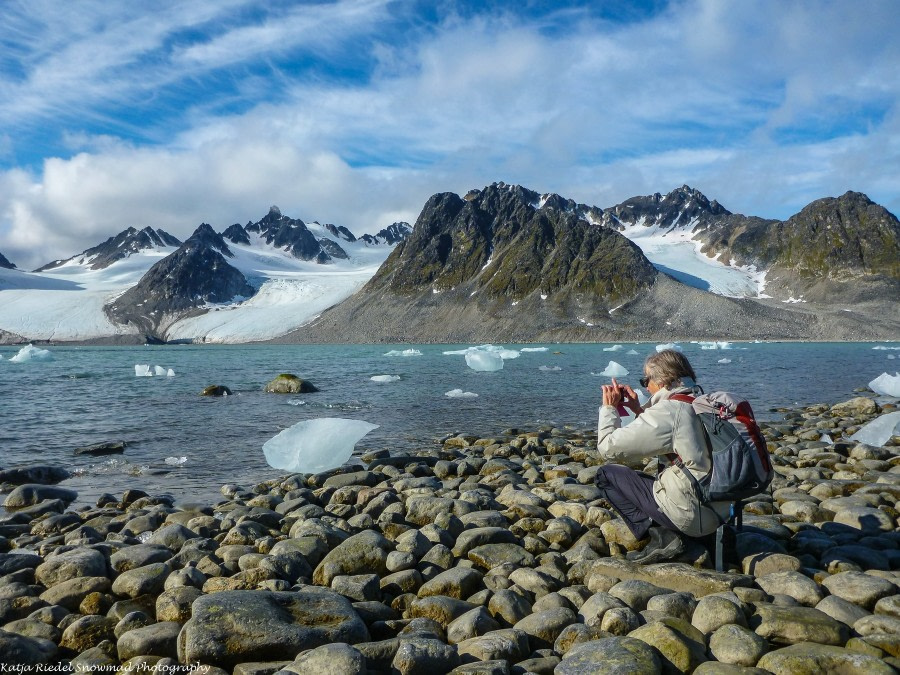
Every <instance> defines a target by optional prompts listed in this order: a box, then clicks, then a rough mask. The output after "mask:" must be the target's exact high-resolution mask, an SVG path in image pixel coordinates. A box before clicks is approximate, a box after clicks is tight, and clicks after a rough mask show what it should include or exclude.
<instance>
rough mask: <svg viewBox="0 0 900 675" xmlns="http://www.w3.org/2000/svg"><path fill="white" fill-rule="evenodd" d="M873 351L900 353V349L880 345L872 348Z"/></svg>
mask: <svg viewBox="0 0 900 675" xmlns="http://www.w3.org/2000/svg"><path fill="white" fill-rule="evenodd" d="M872 349H875V350H877V351H888V350H894V351H900V347H887V346H885V345H878V346H876V347H872Z"/></svg>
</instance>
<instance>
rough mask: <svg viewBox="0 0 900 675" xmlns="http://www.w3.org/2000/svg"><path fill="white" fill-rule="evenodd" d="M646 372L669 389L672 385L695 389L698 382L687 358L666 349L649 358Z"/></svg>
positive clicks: (645, 367) (645, 363)
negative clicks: (683, 379) (686, 380)
mask: <svg viewBox="0 0 900 675" xmlns="http://www.w3.org/2000/svg"><path fill="white" fill-rule="evenodd" d="M644 370H645V371H646V373H647V375H649V376H650V379H651V380H653V381H654V382H656V383H657V384H658V385H660V386H663V387H667V388H668V387H671V386H672V385H676V386H690V387H693V386H694V384H695V382H696V380H697V376H696V375H695V374H694V369H693V368H692V367H691V364H690V363H689V362H688V360H687V357H685V355H684V354H682V353H681V352H679V351H675V350H674V349H664V350H662V351H661V352H658V353H656V354H651V355H650V356H648V357H647V360H646V361H645V362H644ZM682 378H685V379H686V378H690V379H691V382H690V383H687V382H684V381H682Z"/></svg>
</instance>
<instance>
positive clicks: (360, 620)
mask: <svg viewBox="0 0 900 675" xmlns="http://www.w3.org/2000/svg"><path fill="white" fill-rule="evenodd" d="M894 409H895V406H894V405H891V404H885V403H881V404H879V403H877V402H876V401H875V400H874V397H873V395H872V394H871V392H858V396H857V397H856V398H853V399H851V400H848V401H845V402H843V403H840V404H837V405H834V406H828V405H816V406H809V407H804V408H793V409H780V410H779V411H777V412H778V415H777V416H776V417H777V419H776V421H771V422H767V423H764V424H762V425H761V426H762V427H763V430H764V433H765V435H766V438H767V440H768V442H769V448H770V451H771V453H772V456H773V460H774V463H775V464H776V471H777V475H776V478H775V480H774V482H773V485H772V487H771V490H770V492H767V493H766V494H761V495H759V496H758V497H756V498H754V499H752V500H748V501H747V503H746V505H745V510H744V520H743V528H742V530H741V531H740V532H738V533H737V535H736V537H735V541H734V546H733V547H732V550H731V551H730V556H729V559H728V560H726V563H727V568H728V569H727V571H725V572H716V571H715V570H714V568H713V567H714V566H713V561H712V559H711V557H710V553H709V552H708V551H707V550H706V549H705V548H704V547H703V546H702V545H701V544H699V543H698V544H696V545H693V546H692V547H689V549H688V551H687V553H686V554H685V555H684V557H683V558H681V559H679V560H678V561H674V562H667V563H661V564H655V565H649V566H644V567H642V566H639V565H637V564H635V563H632V562H629V561H627V560H626V559H625V557H624V554H625V552H627V551H629V550H634V549H636V548H638V547H640V546H641V545H642V542H637V541H635V540H634V539H633V538H632V537H631V535H630V533H629V531H628V530H627V528H626V527H625V526H624V523H623V521H622V520H621V519H619V518H618V517H617V515H616V514H615V513H614V512H613V511H612V510H611V509H610V508H609V504H608V503H606V502H605V500H603V499H602V498H601V497H600V494H599V491H598V490H597V488H596V487H595V486H594V481H593V479H594V475H595V473H596V471H597V467H598V466H599V465H600V463H601V461H600V460H599V458H598V456H597V453H596V449H595V447H596V434H595V431H594V430H591V429H571V428H553V427H544V428H539V429H534V430H522V429H507V430H505V431H503V432H502V433H497V434H494V435H492V436H490V437H479V436H478V435H471V434H466V433H461V434H454V435H452V436H446V437H444V438H441V439H439V442H438V443H436V444H435V445H434V446H433V447H431V448H423V449H421V450H420V451H419V452H417V453H410V454H406V455H403V456H396V455H391V453H389V452H388V451H378V452H371V453H369V454H367V455H365V456H363V461H364V463H365V469H364V470H360V467H358V466H355V467H342V468H341V469H335V470H333V471H329V472H326V473H321V474H315V475H309V474H293V475H287V476H283V477H280V478H278V479H275V480H270V481H266V482H263V483H260V484H258V485H235V484H229V485H224V486H222V489H221V492H222V495H223V499H222V500H220V501H219V502H217V503H215V504H199V503H175V502H174V500H173V499H172V498H171V497H167V496H160V495H150V494H147V493H146V492H144V491H142V490H129V491H126V492H125V493H123V494H119V495H104V496H102V497H101V498H100V499H98V500H97V502H96V505H94V506H90V507H87V506H83V507H72V506H71V505H72V504H73V502H75V501H76V499H77V495H76V493H75V492H74V491H73V490H71V489H68V488H65V487H63V486H60V485H58V484H57V483H58V482H59V481H60V480H62V479H64V478H65V476H66V475H67V474H66V472H65V470H61V469H57V468H53V467H40V466H33V467H28V468H24V469H8V470H5V471H0V481H2V483H3V486H2V488H3V491H4V492H5V493H6V497H5V502H4V506H5V507H6V512H5V513H3V514H2V516H0V662H2V663H3V664H5V666H4V671H7V670H12V666H15V669H16V672H41V671H45V672H49V671H53V672H97V673H101V672H102V673H115V672H120V673H127V672H141V671H143V672H152V671H153V669H155V670H156V672H160V673H173V672H181V673H188V672H195V673H209V674H211V675H212V674H218V673H235V674H240V675H263V674H268V673H276V672H282V673H300V674H305V673H309V674H315V675H326V674H331V673H333V674H335V675H337V674H341V675H354V674H357V675H364V674H367V673H368V674H376V673H385V674H387V673H400V674H403V675H414V674H418V673H427V674H428V675H436V674H438V673H458V674H463V673H468V674H475V673H479V674H483V675H495V674H496V675H500V674H505V673H517V674H519V673H537V674H550V673H553V674H555V675H580V674H588V673H692V672H693V673H697V674H698V675H703V674H710V673H776V674H788V673H792V674H794V673H838V672H839V673H845V674H854V673H865V674H866V675H874V674H879V673H893V672H897V670H896V669H898V668H900V533H898V530H897V523H898V516H900V513H898V501H900V447H898V442H900V438H898V437H893V438H892V439H890V440H888V441H887V443H886V445H885V446H880V447H876V446H870V445H865V444H861V443H857V442H854V441H851V440H849V437H850V435H851V434H853V433H854V432H855V431H856V430H858V429H859V428H860V427H861V426H862V425H863V424H865V423H866V422H868V421H870V420H871V419H874V418H875V417H877V416H879V415H880V414H884V413H887V412H891V411H892V410H894ZM654 464H655V462H653V461H651V462H650V464H648V466H647V467H646V470H647V471H650V472H653V471H654V469H655V467H654Z"/></svg>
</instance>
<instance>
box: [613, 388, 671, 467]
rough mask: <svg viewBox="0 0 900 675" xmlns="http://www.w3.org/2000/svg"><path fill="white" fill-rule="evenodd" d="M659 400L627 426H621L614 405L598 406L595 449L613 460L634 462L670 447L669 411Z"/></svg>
mask: <svg viewBox="0 0 900 675" xmlns="http://www.w3.org/2000/svg"><path fill="white" fill-rule="evenodd" d="M666 407H667V406H666V405H665V404H664V402H662V401H660V403H658V404H657V405H654V406H650V407H648V408H646V409H645V410H644V412H643V413H641V415H640V416H639V417H638V418H637V419H635V420H634V421H632V422H631V424H629V425H628V426H627V427H622V422H621V420H620V419H619V415H618V413H617V412H616V409H615V408H614V407H613V406H609V405H605V406H602V407H601V408H600V420H599V422H598V424H597V450H598V451H599V452H600V455H601V456H602V457H603V458H604V459H606V460H608V461H613V462H620V463H623V464H630V463H634V462H636V461H638V460H641V459H645V458H647V457H654V456H656V455H659V454H662V453H665V452H670V451H671V450H672V429H673V423H672V415H671V414H669V411H668V410H666V409H665V408H666Z"/></svg>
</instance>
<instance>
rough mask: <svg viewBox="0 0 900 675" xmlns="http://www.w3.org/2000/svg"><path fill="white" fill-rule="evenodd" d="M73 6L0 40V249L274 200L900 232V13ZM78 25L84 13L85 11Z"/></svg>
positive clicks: (91, 236)
mask: <svg viewBox="0 0 900 675" xmlns="http://www.w3.org/2000/svg"><path fill="white" fill-rule="evenodd" d="M519 4H520V3H510V4H509V5H508V6H506V9H504V4H503V3H498V4H495V5H492V6H491V7H492V9H491V10H489V11H488V10H479V9H477V8H473V7H468V6H465V5H463V4H459V5H452V6H450V9H449V10H446V11H444V13H442V14H440V15H434V14H429V13H428V12H426V11H424V10H423V9H422V8H421V7H419V6H417V5H415V4H414V3H395V2H390V1H389V0H358V1H353V0H345V1H338V2H330V3H319V4H309V3H284V4H277V3H276V5H274V9H269V10H266V11H262V10H260V9H259V8H258V7H257V6H256V5H255V3H249V2H241V1H239V0H230V1H229V2H221V1H217V2H202V1H198V2H195V3H190V4H189V5H187V6H185V5H183V4H180V3H164V4H163V5H162V8H161V9H159V8H153V9H147V10H143V9H139V8H137V7H136V6H131V7H124V6H120V5H117V4H115V3H103V2H97V3H96V4H90V3H79V6H78V11H77V12H76V11H75V10H74V9H72V10H71V13H70V14H67V13H66V11H65V10H63V11H61V10H60V8H59V6H58V3H49V2H48V3H44V4H42V3H35V4H33V5H32V4H29V5H28V6H27V7H25V8H20V9H19V13H18V14H16V13H15V12H12V13H11V14H12V16H11V17H10V21H9V22H8V24H7V25H5V26H4V27H2V28H0V43H2V44H3V45H4V46H5V47H6V49H5V50H3V52H2V53H3V56H0V66H2V67H0V73H2V75H0V100H2V101H3V103H2V104H0V128H2V129H4V132H3V136H2V137H0V251H2V252H3V253H4V254H5V255H6V256H7V257H8V258H10V259H11V260H12V261H13V262H15V263H17V264H18V265H19V266H20V267H23V268H33V267H36V266H37V265H40V264H42V263H45V262H47V261H48V260H51V259H55V258H59V257H68V256H70V255H73V254H74V253H77V252H79V251H81V250H83V249H84V248H86V247H87V246H91V245H94V244H96V243H98V241H100V240H102V239H105V238H106V237H108V236H111V235H112V234H114V233H116V232H118V231H120V230H121V229H123V228H125V227H127V226H129V225H134V226H141V227H142V226H144V225H151V226H153V227H162V228H164V229H166V230H168V231H170V232H171V233H173V234H175V235H176V236H179V237H185V236H187V235H188V234H190V232H191V231H193V229H195V228H196V226H197V225H198V224H199V223H200V222H209V223H211V224H212V225H213V226H214V227H216V229H219V230H221V229H223V228H224V227H226V226H227V225H229V224H231V223H233V222H247V221H248V220H250V219H253V220H256V219H258V218H259V217H261V216H262V215H264V214H265V212H266V211H267V210H268V207H269V205H271V204H277V205H279V206H280V207H281V209H282V211H283V212H284V213H286V214H289V215H291V216H292V217H299V218H302V219H304V220H313V219H318V220H320V221H322V222H334V223H338V224H343V225H346V226H348V227H350V228H351V229H352V230H354V231H355V232H356V233H357V234H359V233H362V232H364V231H370V232H371V231H375V230H377V229H380V228H381V227H384V226H385V225H387V224H389V223H391V222H393V221H395V220H408V221H413V220H414V219H415V217H416V215H417V214H418V211H419V209H420V208H421V206H422V204H423V203H424V201H425V200H426V199H427V198H428V197H429V196H430V195H431V194H433V193H434V192H441V191H454V192H465V191H466V190H468V189H470V188H473V187H481V186H483V185H485V184H488V183H491V182H493V181H497V180H504V181H506V182H510V183H521V184H523V185H526V186H527V187H530V188H532V189H535V190H538V191H541V192H550V191H552V192H558V193H560V194H563V195H565V196H567V197H572V198H575V199H577V200H579V201H583V202H587V203H591V204H596V205H598V206H609V205H612V204H614V203H617V202H620V201H623V200H624V199H626V198H628V197H630V196H633V195H636V194H647V193H652V192H656V191H662V192H665V191H667V190H670V189H672V188H674V187H677V186H680V185H681V184H683V183H687V184H690V185H691V186H693V187H697V188H699V189H700V190H702V191H703V192H704V193H706V194H707V195H708V196H709V197H710V198H715V199H718V200H719V201H720V202H721V203H723V204H724V205H725V206H726V207H727V208H729V209H730V210H732V211H736V212H742V213H748V214H752V215H761V216H766V217H780V218H786V217H788V216H789V215H791V214H792V213H794V212H796V211H797V210H799V209H800V208H802V207H803V206H804V205H805V204H807V203H808V202H810V201H812V200H813V199H817V198H820V197H825V196H836V195H839V194H842V193H843V192H845V191H846V190H849V189H852V190H859V191H862V192H866V193H867V194H868V195H869V196H870V197H871V198H872V199H874V200H876V201H878V202H879V203H882V204H884V205H885V206H886V207H887V208H889V209H890V210H892V211H894V212H895V213H896V212H898V211H900V133H898V132H900V106H898V93H900V69H898V68H897V64H898V63H900V43H898V42H897V41H896V40H895V39H894V38H893V36H895V35H896V34H897V32H898V29H900V14H898V13H897V12H896V5H894V3H892V2H890V1H886V2H876V1H869V0H864V1H863V2H861V3H844V2H815V3H802V4H800V3H791V4H789V3H782V2H763V1H756V2H742V3H727V4H726V3H721V2H717V1H715V0H690V1H685V2H675V3H672V4H668V5H665V6H662V7H658V8H657V7H651V8H649V9H648V10H647V11H635V12H634V13H632V14H631V15H629V16H626V17H616V16H609V15H604V14H603V13H602V12H601V11H598V10H596V9H595V7H594V5H595V4H597V3H590V4H589V5H584V4H580V3H575V4H572V5H571V6H568V7H564V8H562V9H559V10H553V11H547V12H543V13H541V12H537V11H533V10H526V9H519V8H518V5H519ZM85 8H87V9H85Z"/></svg>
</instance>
